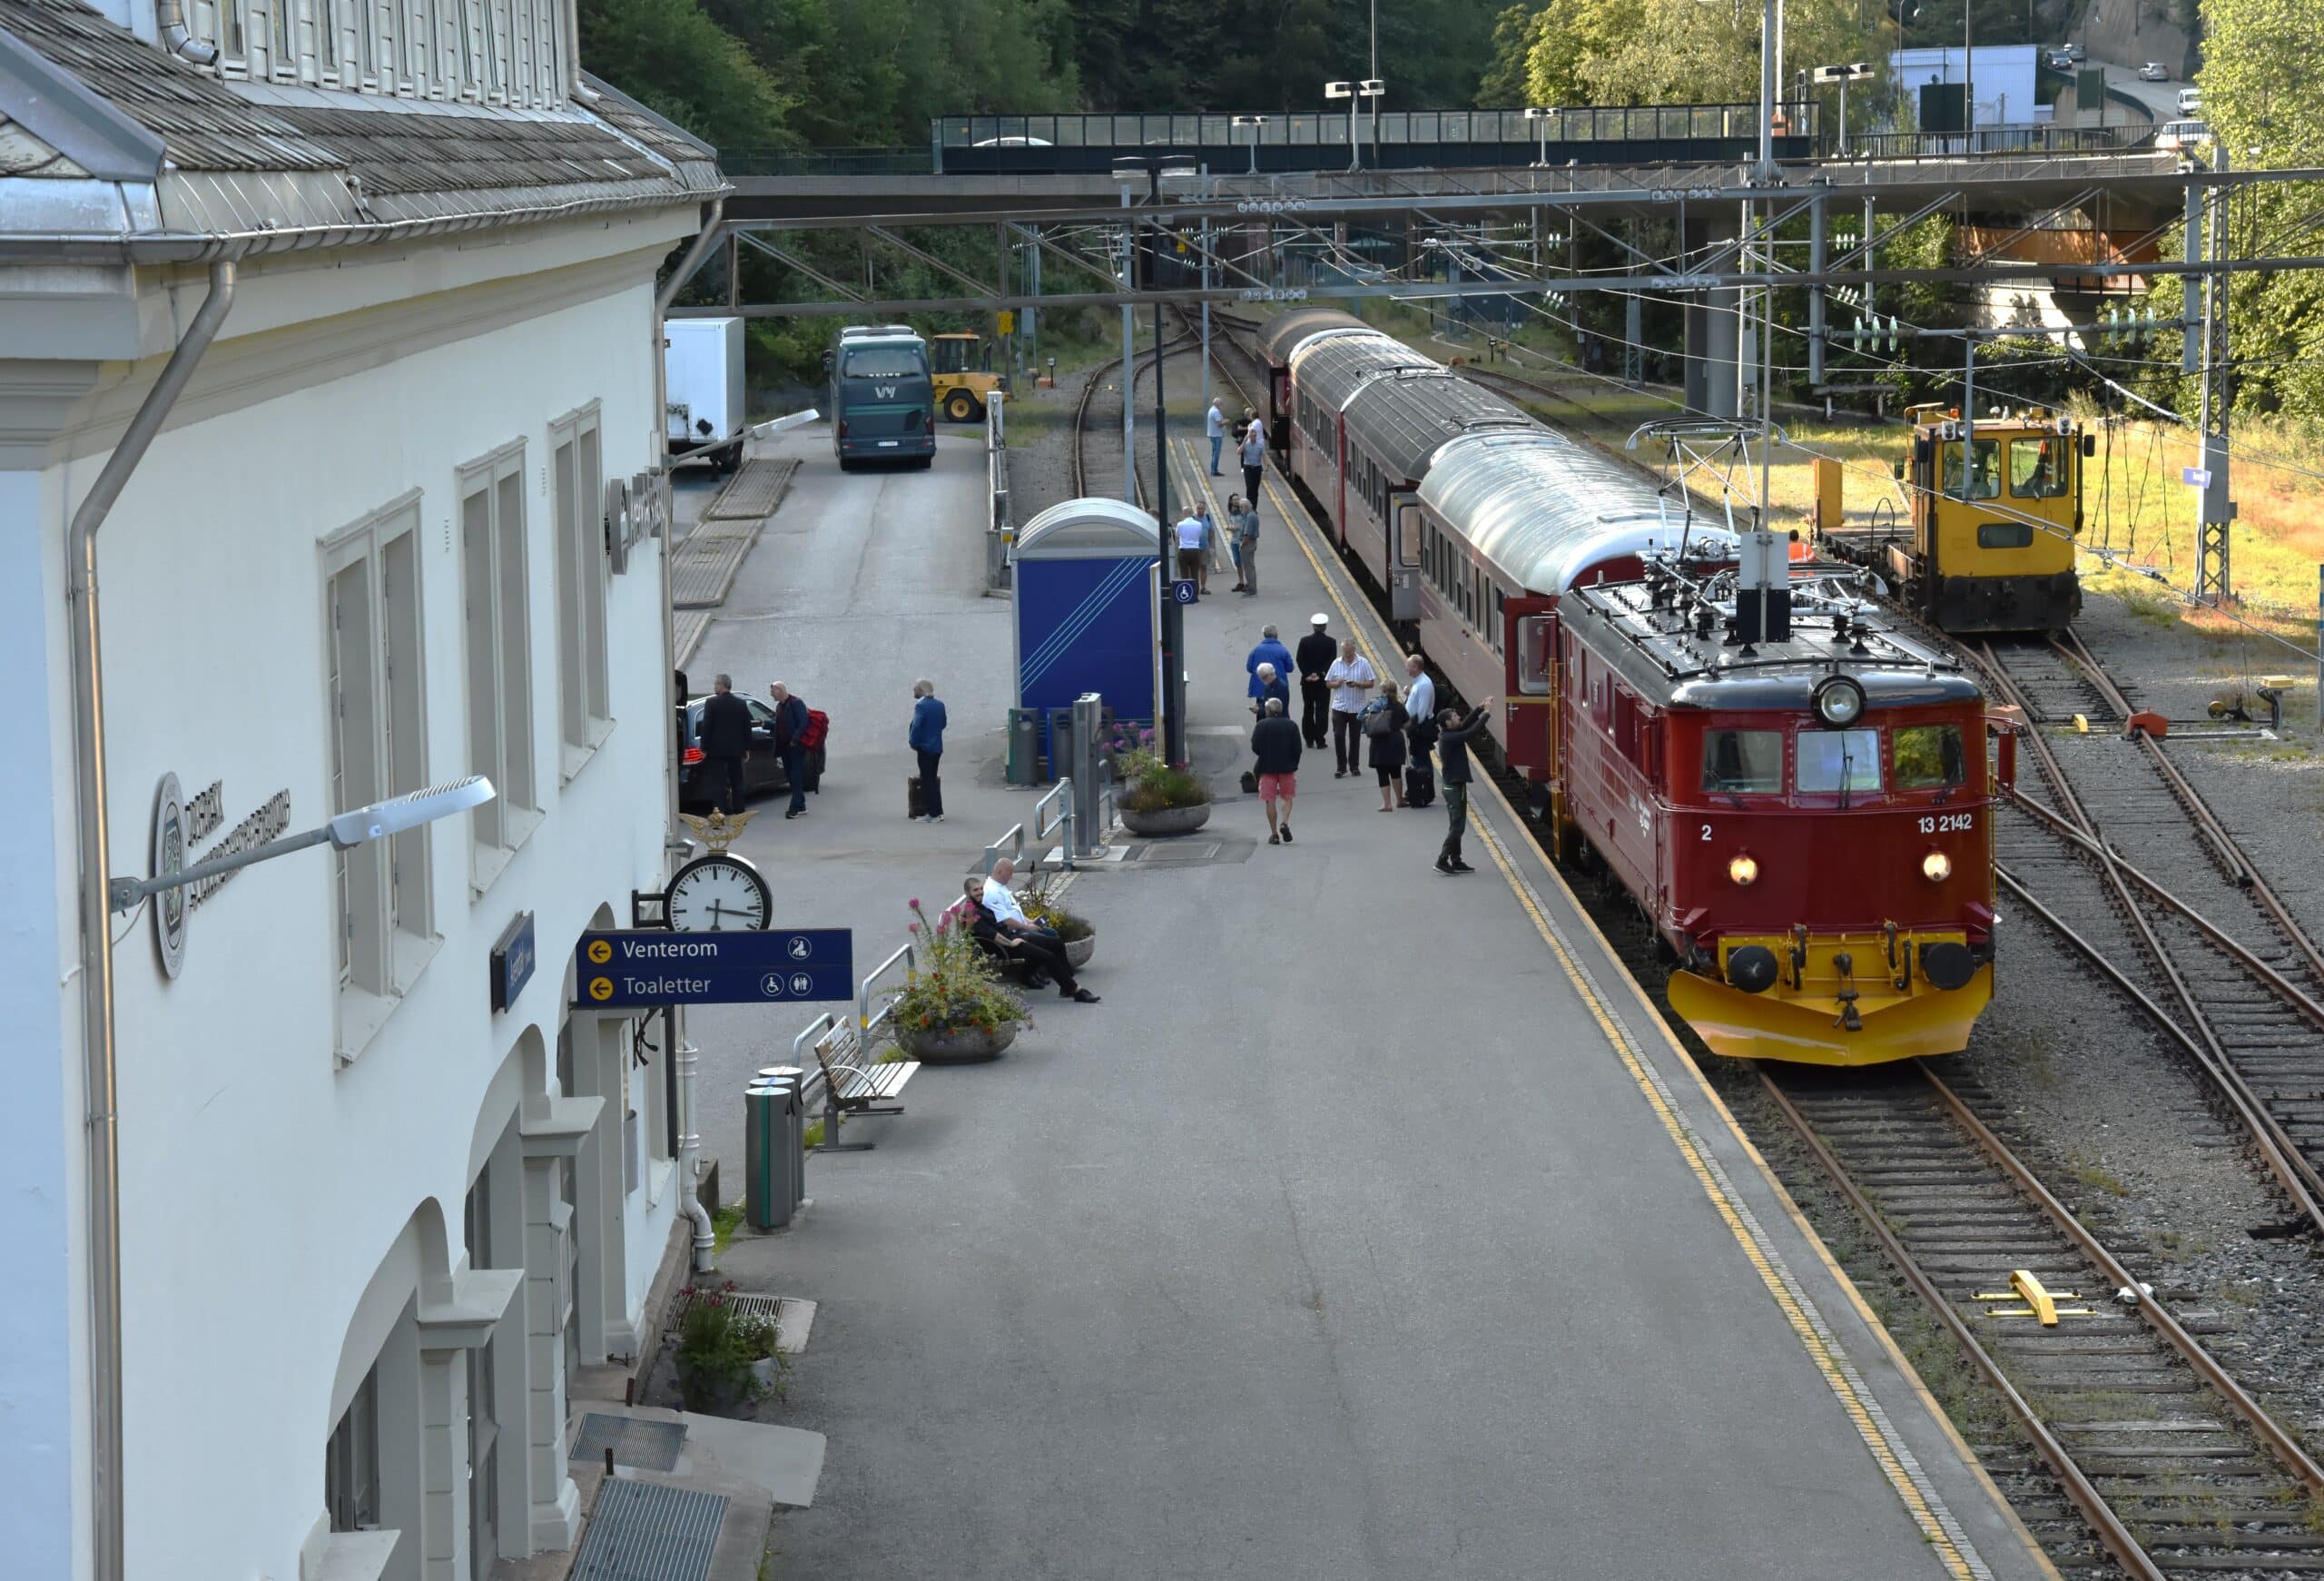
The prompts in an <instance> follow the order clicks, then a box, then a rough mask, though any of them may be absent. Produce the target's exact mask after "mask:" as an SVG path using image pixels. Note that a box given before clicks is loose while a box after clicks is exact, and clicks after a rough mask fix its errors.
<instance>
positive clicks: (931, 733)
mask: <svg viewBox="0 0 2324 1581" xmlns="http://www.w3.org/2000/svg"><path fill="white" fill-rule="evenodd" d="M911 695H912V696H913V697H915V698H917V699H918V701H916V702H914V703H913V704H912V706H911V732H910V734H909V736H907V740H909V742H910V743H911V749H912V753H913V755H914V756H917V757H918V758H919V759H920V795H921V812H920V813H919V814H918V815H916V816H915V817H914V818H913V820H912V821H913V822H915V823H917V822H919V821H920V819H921V818H926V819H927V820H928V821H929V822H930V823H931V824H940V823H942V822H943V821H944V786H943V782H942V781H940V780H939V779H938V778H937V770H938V768H939V767H940V766H941V764H942V761H943V757H944V705H943V704H942V703H941V702H940V701H939V700H938V699H937V697H936V683H935V682H934V681H931V680H927V679H921V680H917V681H914V682H912V684H911Z"/></svg>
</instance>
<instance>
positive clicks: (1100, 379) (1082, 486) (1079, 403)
mask: <svg viewBox="0 0 2324 1581" xmlns="http://www.w3.org/2000/svg"><path fill="white" fill-rule="evenodd" d="M1185 345H1187V336H1185V335H1183V334H1180V335H1175V336H1173V337H1171V338H1170V339H1169V340H1167V341H1164V342H1163V343H1162V346H1161V348H1160V351H1158V352H1157V351H1141V352H1139V353H1138V354H1137V361H1135V362H1134V363H1132V365H1131V369H1130V376H1129V377H1128V379H1126V380H1120V381H1119V382H1118V384H1113V385H1108V384H1107V380H1106V375H1107V373H1108V371H1111V370H1113V369H1116V368H1118V367H1120V366H1121V363H1122V360H1121V359H1120V358H1119V357H1116V358H1114V359H1112V360H1111V361H1106V362H1100V363H1098V366H1097V367H1095V368H1092V369H1091V370H1090V371H1089V377H1088V378H1087V379H1086V380H1082V384H1081V394H1080V397H1079V399H1078V400H1075V401H1074V403H1073V448H1072V454H1073V493H1074V497H1075V498H1076V499H1078V498H1081V497H1082V496H1085V495H1087V494H1088V493H1089V492H1090V489H1089V487H1088V457H1089V451H1090V450H1091V448H1092V447H1091V443H1090V436H1091V435H1092V434H1093V433H1094V432H1095V431H1096V430H1095V429H1094V428H1093V427H1092V426H1091V413H1092V410H1096V411H1098V414H1099V415H1100V416H1103V415H1104V411H1105V409H1107V408H1109V407H1110V408H1111V409H1112V414H1113V426H1112V432H1113V434H1114V436H1115V440H1116V442H1115V444H1114V446H1113V448H1114V449H1115V450H1119V449H1120V448H1121V446H1120V442H1119V440H1120V435H1121V402H1122V401H1124V400H1128V399H1129V398H1130V395H1131V391H1132V390H1134V389H1135V387H1136V385H1137V380H1139V379H1141V378H1143V377H1145V375H1146V374H1147V373H1149V372H1151V371H1153V369H1154V359H1155V358H1156V357H1157V355H1167V353H1169V352H1171V351H1177V350H1179V349H1180V348H1182V347H1184V346H1185ZM1100 386H1105V387H1106V388H1107V389H1108V390H1110V391H1111V393H1112V399H1110V400H1103V401H1100V400H1096V399H1095V397H1096V396H1097V394H1098V389H1099V387H1100ZM1148 498H1149V497H1148V494H1147V487H1146V474H1145V471H1144V469H1143V468H1141V469H1139V471H1138V473H1137V502H1138V503H1139V504H1140V505H1145V504H1146V503H1147V499H1148Z"/></svg>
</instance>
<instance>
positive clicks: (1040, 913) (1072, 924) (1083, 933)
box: [1017, 873, 1098, 944]
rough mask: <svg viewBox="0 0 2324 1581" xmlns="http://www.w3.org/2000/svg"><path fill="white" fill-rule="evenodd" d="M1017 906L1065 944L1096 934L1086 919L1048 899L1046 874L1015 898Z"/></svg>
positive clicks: (1047, 877) (1047, 875)
mask: <svg viewBox="0 0 2324 1581" xmlns="http://www.w3.org/2000/svg"><path fill="white" fill-rule="evenodd" d="M1017 904H1019V905H1020V906H1022V907H1024V908H1025V914H1026V915H1027V916H1029V917H1030V918H1032V919H1033V921H1035V922H1037V923H1040V924H1045V925H1046V926H1048V927H1049V929H1050V930H1051V931H1053V932H1054V933H1055V934H1057V936H1058V937H1059V939H1060V940H1062V941H1064V942H1065V943H1066V944H1072V943H1074V942H1075V941H1076V940H1078V939H1087V938H1090V937H1093V936H1094V935H1095V934H1097V932H1098V930H1097V929H1096V928H1094V927H1092V926H1091V925H1090V924H1089V921H1088V918H1086V917H1084V916H1081V915H1080V914H1078V913H1075V912H1069V911H1068V910H1066V909H1065V907H1064V905H1063V904H1061V903H1059V902H1058V901H1056V900H1053V899H1051V898H1050V896H1049V874H1046V873H1044V874H1041V875H1040V876H1039V877H1038V878H1036V879H1034V880H1033V882H1032V883H1031V884H1028V885H1027V886H1026V889H1025V893H1024V894H1020V895H1019V896H1018V897H1017Z"/></svg>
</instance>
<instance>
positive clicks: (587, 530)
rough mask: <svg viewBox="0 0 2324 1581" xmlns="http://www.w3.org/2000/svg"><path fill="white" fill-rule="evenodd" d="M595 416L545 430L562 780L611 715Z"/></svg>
mask: <svg viewBox="0 0 2324 1581" xmlns="http://www.w3.org/2000/svg"><path fill="white" fill-rule="evenodd" d="M599 434H600V430H599V424H598V409H597V407H596V405H595V404H594V403H592V404H591V405H589V406H587V407H585V408H583V409H582V410H579V411H577V412H574V413H571V414H570V415H568V416H566V417H562V418H559V419H558V420H556V422H554V423H552V424H550V425H549V450H550V455H551V461H550V465H549V479H550V484H549V489H550V494H551V497H552V499H553V500H554V502H555V506H556V604H557V608H556V625H557V658H558V681H557V693H558V697H559V702H560V709H559V712H560V716H561V722H562V725H563V727H564V736H565V754H564V763H565V774H566V777H568V778H569V777H571V776H573V775H574V774H575V773H576V772H577V771H578V770H579V768H580V766H581V765H582V763H583V762H585V761H586V759H587V756H588V754H589V753H590V752H591V751H592V750H593V749H595V747H596V745H597V743H598V742H599V741H601V740H603V739H604V738H605V733H606V726H607V725H608V724H609V723H610V718H609V716H610V715H611V714H612V711H613V709H612V704H611V701H610V691H609V686H610V677H609V673H608V669H607V665H606V541H605V532H604V529H603V518H602V516H601V515H600V512H601V511H602V509H603V504H602V499H603V495H604V492H605V478H604V475H603V467H602V465H601V463H600V456H599V444H600V440H599Z"/></svg>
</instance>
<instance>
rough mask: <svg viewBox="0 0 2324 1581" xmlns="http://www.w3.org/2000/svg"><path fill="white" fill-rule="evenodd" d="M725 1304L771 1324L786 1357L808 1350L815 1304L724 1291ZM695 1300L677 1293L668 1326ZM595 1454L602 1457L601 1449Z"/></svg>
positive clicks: (689, 1292)
mask: <svg viewBox="0 0 2324 1581" xmlns="http://www.w3.org/2000/svg"><path fill="white" fill-rule="evenodd" d="M724 1295H725V1298H726V1304H727V1305H728V1306H730V1307H732V1308H734V1310H735V1311H737V1312H739V1313H741V1314H743V1316H745V1317H751V1318H764V1319H766V1320H767V1321H768V1322H770V1323H773V1325H774V1335H775V1339H774V1345H775V1349H778V1350H780V1351H783V1353H784V1354H785V1355H792V1356H795V1355H797V1354H798V1353H799V1352H800V1351H802V1350H804V1349H806V1348H807V1333H808V1330H809V1329H811V1328H812V1327H813V1325H814V1321H815V1303H814V1302H812V1301H810V1300H805V1299H801V1298H799V1297H797V1296H761V1295H753V1294H752V1293H751V1292H750V1291H747V1290H727V1291H724ZM693 1300H694V1291H693V1290H680V1291H679V1292H678V1299H677V1300H676V1301H675V1303H673V1304H672V1306H671V1308H670V1323H671V1325H672V1326H673V1327H675V1326H676V1324H677V1323H678V1321H679V1319H682V1318H684V1316H685V1312H686V1308H687V1306H688V1305H689V1304H691V1303H692V1301H693ZM598 1453H599V1454H600V1455H603V1454H604V1453H605V1451H604V1450H602V1449H601V1450H599V1451H598Z"/></svg>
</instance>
